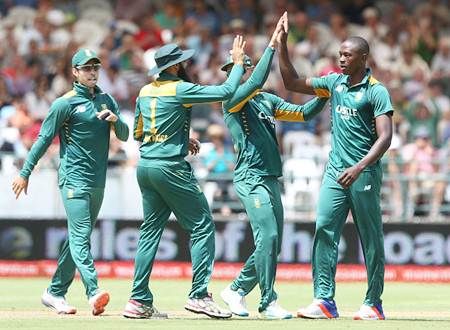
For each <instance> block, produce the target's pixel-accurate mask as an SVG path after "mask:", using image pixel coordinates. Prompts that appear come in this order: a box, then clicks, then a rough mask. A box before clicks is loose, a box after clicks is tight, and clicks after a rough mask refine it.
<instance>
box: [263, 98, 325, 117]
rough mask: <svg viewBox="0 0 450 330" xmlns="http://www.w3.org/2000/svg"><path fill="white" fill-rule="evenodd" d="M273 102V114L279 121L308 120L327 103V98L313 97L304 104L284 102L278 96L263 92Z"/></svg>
mask: <svg viewBox="0 0 450 330" xmlns="http://www.w3.org/2000/svg"><path fill="white" fill-rule="evenodd" d="M265 96H266V97H269V98H270V100H271V103H272V104H273V116H274V117H275V119H276V120H280V121H300V122H301V121H308V120H311V119H312V118H314V117H315V116H316V115H318V114H319V113H320V112H321V111H322V110H323V108H324V106H325V104H326V103H327V101H328V99H327V98H318V97H315V98H313V99H312V100H309V101H308V102H306V103H305V104H293V103H289V102H286V101H285V100H284V99H282V98H281V97H279V96H276V95H273V94H269V93H265Z"/></svg>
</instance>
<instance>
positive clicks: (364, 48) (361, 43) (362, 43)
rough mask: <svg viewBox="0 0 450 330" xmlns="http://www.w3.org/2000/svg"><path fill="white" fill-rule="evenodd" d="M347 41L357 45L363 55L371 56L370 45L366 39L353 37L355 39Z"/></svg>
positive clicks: (351, 38)
mask: <svg viewBox="0 0 450 330" xmlns="http://www.w3.org/2000/svg"><path fill="white" fill-rule="evenodd" d="M346 41H349V42H351V43H352V44H353V45H355V46H356V47H355V48H356V49H357V50H358V51H359V52H360V53H361V54H367V55H369V52H370V48H369V43H368V42H367V41H366V39H364V38H362V37H357V36H353V37H349V38H347V40H346Z"/></svg>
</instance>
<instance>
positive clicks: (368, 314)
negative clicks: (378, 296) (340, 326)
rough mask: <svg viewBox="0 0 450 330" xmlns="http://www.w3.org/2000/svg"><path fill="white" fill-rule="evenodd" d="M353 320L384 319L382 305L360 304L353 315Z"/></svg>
mask: <svg viewBox="0 0 450 330" xmlns="http://www.w3.org/2000/svg"><path fill="white" fill-rule="evenodd" d="M353 319H354V320H367V321H377V320H385V319H386V318H385V316H384V313H383V306H381V303H379V304H377V305H375V306H368V305H362V306H361V307H360V308H359V311H357V312H356V314H355V315H354V316H353Z"/></svg>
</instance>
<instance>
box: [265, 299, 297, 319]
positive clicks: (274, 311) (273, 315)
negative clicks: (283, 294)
mask: <svg viewBox="0 0 450 330" xmlns="http://www.w3.org/2000/svg"><path fill="white" fill-rule="evenodd" d="M260 316H261V317H262V318H265V319H271V320H285V319H290V318H292V314H291V313H289V312H288V311H287V310H285V309H283V308H282V307H281V306H280V305H278V303H277V301H276V300H274V301H272V302H271V303H270V304H269V305H268V306H267V307H266V309H265V310H263V311H262V312H261V313H260Z"/></svg>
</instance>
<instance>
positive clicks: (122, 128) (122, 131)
mask: <svg viewBox="0 0 450 330" xmlns="http://www.w3.org/2000/svg"><path fill="white" fill-rule="evenodd" d="M114 131H115V132H116V136H117V138H118V139H119V140H121V141H127V140H128V136H129V135H130V129H129V128H128V125H127V124H126V123H125V122H124V121H123V120H122V118H121V117H120V115H119V118H118V119H117V121H116V122H115V123H114Z"/></svg>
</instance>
